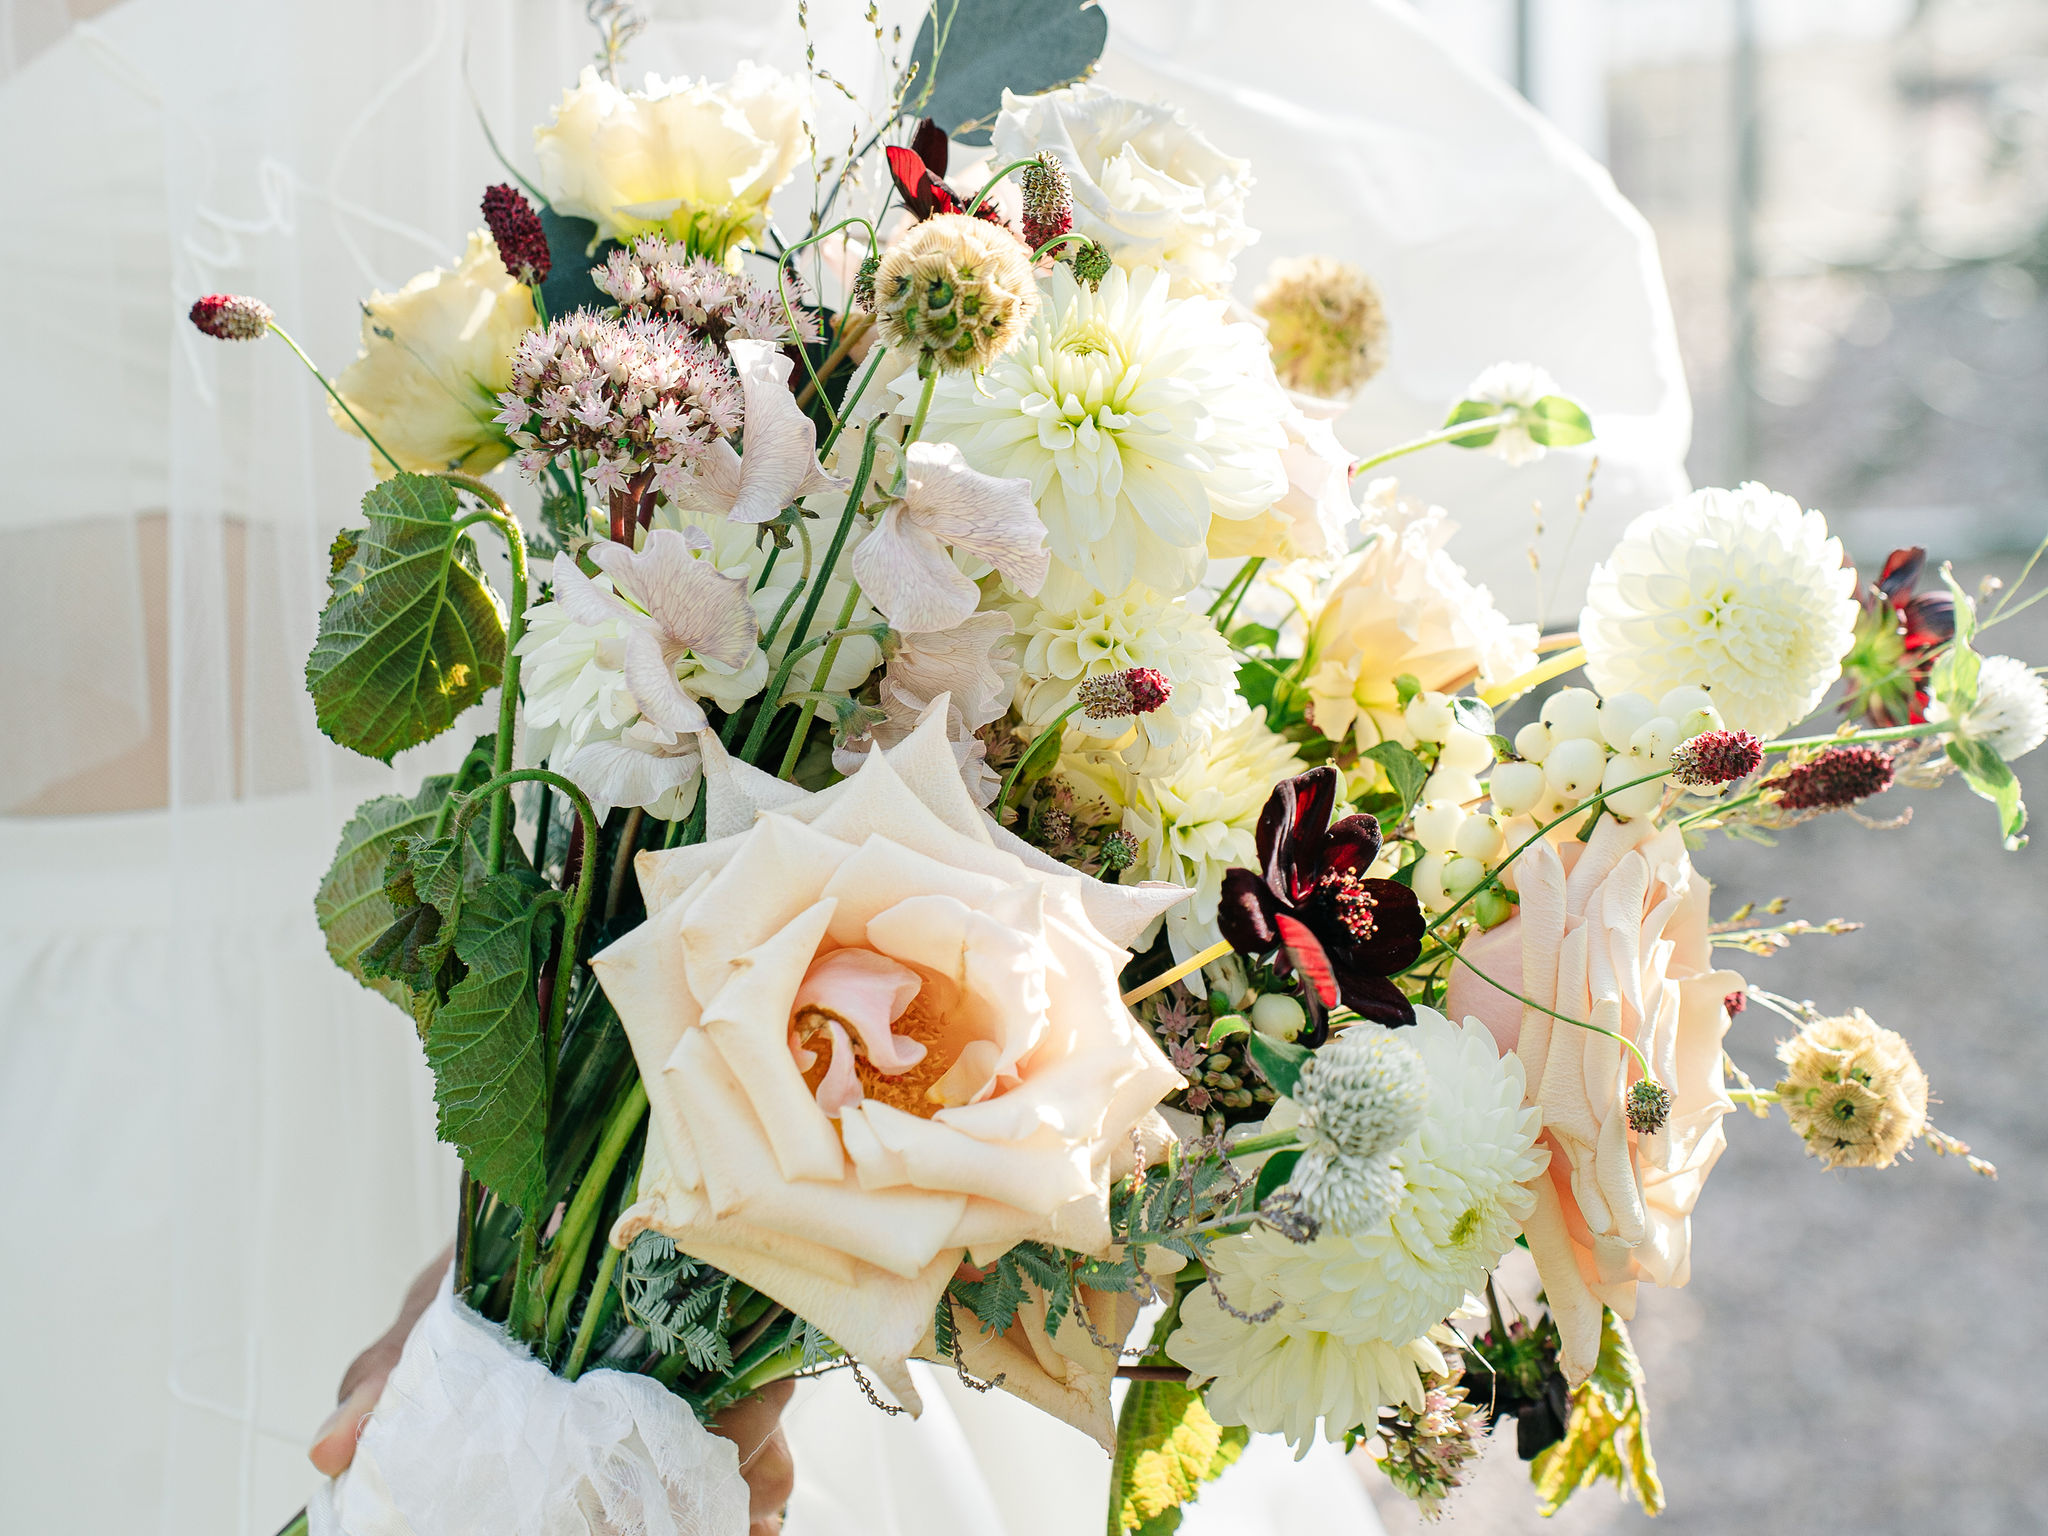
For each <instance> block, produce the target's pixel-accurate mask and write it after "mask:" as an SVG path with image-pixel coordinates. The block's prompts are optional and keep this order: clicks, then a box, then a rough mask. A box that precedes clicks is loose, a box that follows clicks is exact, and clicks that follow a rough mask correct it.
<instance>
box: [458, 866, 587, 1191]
mask: <svg viewBox="0 0 2048 1536" xmlns="http://www.w3.org/2000/svg"><path fill="white" fill-rule="evenodd" d="M556 916H557V897H556V893H554V892H553V891H551V890H550V889H549V887H548V886H547V884H546V883H545V882H544V881H542V880H541V879H540V877H539V876H537V875H534V874H531V873H528V872H526V871H524V870H519V871H514V872H511V873H508V874H502V875H493V876H491V877H490V878H489V879H487V880H485V881H483V882H482V883H481V884H479V885H478V886H477V887H476V888H475V889H474V890H472V891H470V892H469V893H468V894H467V895H466V896H464V898H463V901H462V915H461V916H460V917H459V918H458V919H457V920H456V925H455V952H456V954H458V955H459V956H460V957H461V958H462V960H463V962H464V963H465V964H466V965H468V967H469V974H468V975H467V976H465V977H463V978H462V980H461V982H460V983H459V984H458V985H457V986H456V987H455V989H454V990H453V991H451V992H450V993H449V994H448V1001H447V1002H446V1003H444V1004H442V1005H441V1008H440V1011H439V1012H437V1013H436V1014H435V1015H434V1021H433V1023H432V1024H431V1025H430V1026H429V1027H428V1029H427V1065H428V1066H430V1067H432V1068H433V1071H434V1103H435V1104H436V1106H438V1108H439V1110H440V1121H439V1125H438V1127H437V1129H438V1131H439V1133H440V1137H441V1139H442V1140H443V1141H445V1142H448V1143H449V1144H450V1145H452V1146H453V1147H454V1148H455V1149H456V1150H457V1151H458V1152H460V1153H461V1154H462V1161H463V1164H464V1166H466V1167H467V1168H468V1169H469V1171H470V1172H471V1173H472V1174H474V1175H475V1176H476V1177H477V1179H479V1180H480V1181H481V1182H482V1183H484V1184H485V1185H486V1186H488V1187H489V1188H490V1189H492V1190H493V1191H495V1192H496V1193H497V1195H498V1197H499V1198H500V1199H503V1200H507V1201H509V1202H511V1203H512V1204H513V1205H516V1206H518V1207H519V1208H520V1210H522V1211H523V1212H525V1213H526V1215H527V1216H528V1217H533V1216H535V1215H537V1214H538V1209H539V1205H540V1202H541V1198H542V1196H543V1194H544V1193H545V1191H546V1188H547V1178H546V1174H545V1170H544V1166H543V1160H542V1156H541V1152H542V1147H543V1144H544V1139H545V1136H546V1132H547V1126H546V1123H545V1122H546V1118H547V1113H546V1093H545V1088H544V1083H543V1078H542V1072H541V1041H540V1008H539V1005H538V1003H537V1002H536V1001H535V997H534V974H535V972H536V970H537V969H538V966H539V963H540V956H541V954H542V953H543V952H544V950H545V947H546V941H547V940H548V938H549V937H550V934H551V926H552V924H553V923H554V921H555V920H556Z"/></svg>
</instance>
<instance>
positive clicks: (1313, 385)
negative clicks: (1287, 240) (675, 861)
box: [1252, 256, 1387, 399]
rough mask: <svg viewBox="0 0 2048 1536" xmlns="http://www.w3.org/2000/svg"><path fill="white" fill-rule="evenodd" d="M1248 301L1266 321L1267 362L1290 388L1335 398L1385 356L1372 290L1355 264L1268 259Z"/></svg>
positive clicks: (1356, 386) (1381, 314) (1355, 386)
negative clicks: (1270, 356)
mask: <svg viewBox="0 0 2048 1536" xmlns="http://www.w3.org/2000/svg"><path fill="white" fill-rule="evenodd" d="M1252 307H1253V308H1254V309H1255V310H1257V312H1258V313H1259V315H1260V316H1262V317H1263V318H1264V320H1265V322H1266V339H1267V340H1268V341H1269V342H1270V343H1271V344H1272V348H1273V367H1274V369H1275V370H1276V371H1277V372H1278V373H1279V375H1280V378H1281V381H1282V382H1283V383H1285V384H1286V385H1288V386H1289V387H1290V388H1293V389H1300V390H1305V391H1307V392H1308V393H1310V394H1314V395H1323V396H1327V397H1331V398H1337V399H1341V398H1344V397H1345V396H1348V395H1352V394H1355V393H1356V392H1357V391H1358V390H1360V389H1362V388H1364V387H1365V385H1366V384H1367V383H1369V382H1370V381H1371V380H1372V377H1373V375H1374V374H1376V373H1378V372H1379V371H1380V369H1381V368H1382V367H1383V366H1384V365H1385V363H1386V359H1387V317H1386V311H1385V310H1384V309H1383V308H1382V307H1381V304H1380V296H1379V290H1378V289H1376V288H1374V287H1373V285H1372V279H1370V278H1369V277H1367V276H1366V275H1365V273H1363V272H1362V271H1360V270H1359V269H1358V268H1357V267H1354V266H1351V265H1350V264H1349V263H1347V262H1342V261H1338V260H1336V259H1335V258H1334V257H1330V256H1303V257H1301V258H1299V259H1298V260H1293V261H1276V262H1274V263H1273V267H1272V270H1271V272H1270V273H1269V274H1268V276H1267V280H1266V285H1265V287H1263V288H1261V289H1260V290H1259V294H1258V297H1257V298H1256V299H1255V300H1254V301H1253V304H1252Z"/></svg>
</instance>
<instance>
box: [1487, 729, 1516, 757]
mask: <svg viewBox="0 0 2048 1536" xmlns="http://www.w3.org/2000/svg"><path fill="white" fill-rule="evenodd" d="M1486 739H1487V741H1488V742H1490V743H1492V746H1493V760H1494V761H1495V762H1497V763H1507V762H1513V761H1514V758H1515V744H1514V743H1513V742H1512V741H1509V740H1508V739H1507V737H1505V736H1500V735H1496V734H1493V733H1491V732H1489V733H1488V735H1487V738H1486Z"/></svg>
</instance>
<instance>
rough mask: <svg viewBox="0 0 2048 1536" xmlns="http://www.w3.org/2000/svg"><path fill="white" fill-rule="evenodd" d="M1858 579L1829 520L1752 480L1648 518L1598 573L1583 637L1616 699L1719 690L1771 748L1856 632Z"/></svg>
mask: <svg viewBox="0 0 2048 1536" xmlns="http://www.w3.org/2000/svg"><path fill="white" fill-rule="evenodd" d="M1856 615H1857V607H1856V573H1855V571H1854V570H1853V569H1852V568H1850V567H1849V566H1847V565H1844V564H1843V562H1842V541H1841V540H1840V539H1835V538H1830V537H1828V524H1827V519H1826V518H1824V517H1822V516H1821V514H1820V513H1818V512H1808V511H1802V510H1801V508H1800V506H1799V503H1798V502H1796V501H1794V500H1793V499H1792V498H1791V497H1790V496H1784V495H1780V494H1778V493H1777V492H1775V491H1772V490H1770V489H1769V488H1768V487H1766V486H1762V485H1757V484H1755V483H1753V482H1752V483H1749V484H1745V485H1742V486H1739V487H1737V488H1736V489H1735V490H1732V491H1728V490H1716V489H1708V490H1700V491H1694V492H1693V493H1692V494H1691V495H1690V496H1687V497H1686V498H1685V499H1684V500H1682V501H1678V502H1674V503H1673V504H1672V505H1671V506H1668V507H1662V508H1659V509H1658V510H1657V511H1654V512H1645V513H1644V514H1643V515H1642V516H1640V517H1638V518H1637V519H1636V520H1635V521H1634V522H1632V523H1630V524H1629V525H1628V530H1627V532H1626V533H1624V534H1623V535H1622V538H1621V542H1620V543H1619V544H1617V545H1615V547H1614V552H1613V553H1612V554H1610V555H1609V556H1608V557H1607V559H1606V560H1605V561H1603V562H1602V563H1601V564H1599V565H1597V566H1595V567H1594V569H1593V576H1592V580H1591V582H1590V583H1589V585H1588V587H1587V591H1586V608H1585V611H1584V612H1583V613H1582V614H1581V615H1580V617H1579V637H1580V639H1581V641H1582V642H1583V643H1584V644H1585V647H1586V658H1587V659H1586V673H1587V675H1588V676H1589V677H1590V678H1592V680H1593V686H1594V687H1595V688H1597V689H1599V690H1600V692H1601V693H1602V694H1604V695H1605V696H1606V697H1608V698H1612V697H1614V695H1616V694H1618V693H1629V692H1635V693H1640V694H1644V695H1646V696H1648V697H1649V698H1652V699H1654V698H1657V697H1659V696H1661V695H1662V694H1664V693H1665V692H1666V691H1668V690H1669V689H1672V688H1676V687H1681V686H1684V685H1688V684H1690V685H1697V686H1699V687H1704V688H1708V689H1711V690H1712V691H1713V695H1714V705H1715V707H1716V708H1717V709H1718V710H1719V711H1720V712H1721V718H1722V719H1723V720H1724V721H1725V722H1726V723H1727V725H1728V728H1729V729H1731V730H1737V731H1753V732H1754V733H1755V734H1757V735H1758V736H1761V737H1763V738H1764V739H1765V740H1767V741H1768V740H1769V739H1770V738H1772V737H1774V736H1777V735H1780V734H1782V733H1783V732H1784V730H1785V729H1786V727H1788V726H1790V725H1793V724H1796V723H1797V722H1798V721H1800V720H1803V719H1805V718H1806V716H1807V715H1809V714H1811V713H1812V712H1813V710H1814V708H1815V706H1817V705H1818V704H1819V703H1820V701H1821V700H1822V698H1824V697H1825V696H1826V694H1827V691H1828V689H1829V687H1831V686H1832V685H1833V683H1834V681H1835V679H1836V678H1837V677H1839V676H1840V675H1841V671H1842V657H1843V656H1845V655H1846V654H1847V653H1848V650H1849V647H1850V644H1851V643H1852V642H1853V640H1854V639H1855V632H1856Z"/></svg>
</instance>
